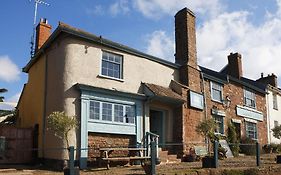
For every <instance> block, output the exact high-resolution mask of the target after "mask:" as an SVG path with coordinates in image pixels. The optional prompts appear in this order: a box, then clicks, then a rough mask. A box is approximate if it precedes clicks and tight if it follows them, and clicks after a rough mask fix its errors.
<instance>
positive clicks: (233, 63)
mask: <svg viewBox="0 0 281 175" xmlns="http://www.w3.org/2000/svg"><path fill="white" fill-rule="evenodd" d="M227 58H228V72H227V73H228V75H230V76H232V77H235V78H238V79H240V78H241V77H242V76H243V71H242V58H241V54H239V53H230V55H228V57H227Z"/></svg>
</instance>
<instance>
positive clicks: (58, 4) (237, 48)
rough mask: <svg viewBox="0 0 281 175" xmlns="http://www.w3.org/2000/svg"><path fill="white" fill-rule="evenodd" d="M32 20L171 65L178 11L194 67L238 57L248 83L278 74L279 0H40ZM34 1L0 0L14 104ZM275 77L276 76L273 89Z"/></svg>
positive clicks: (0, 70) (2, 82) (2, 76)
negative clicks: (183, 14)
mask: <svg viewBox="0 0 281 175" xmlns="http://www.w3.org/2000/svg"><path fill="white" fill-rule="evenodd" d="M44 2H47V3H49V4H50V5H49V6H47V5H43V4H39V6H38V12H37V19H36V20H37V23H38V21H39V19H40V18H47V20H48V22H49V24H51V25H52V27H53V30H54V29H55V28H56V27H57V26H58V22H59V21H62V22H64V23H67V24H69V25H71V26H73V27H77V28H80V29H83V30H85V31H87V32H90V33H93V34H95V35H98V36H99V35H101V36H102V37H103V38H106V39H110V40H112V41H115V42H118V43H121V44H124V45H127V46H130V47H132V48H135V49H137V50H140V51H142V52H145V53H148V54H151V55H154V56H157V57H159V58H162V59H166V60H168V61H171V62H174V52H175V51H174V50H175V42H174V40H175V39H174V15H175V13H176V12H177V11H179V10H181V9H182V8H184V7H187V8H189V9H191V10H192V11H193V12H194V13H195V15H196V34H197V56H198V62H199V65H201V66H205V67H207V68H210V69H213V70H216V71H219V70H220V69H222V68H223V67H224V66H225V65H226V64H227V55H229V53H231V52H233V53H235V52H239V53H240V54H242V64H243V74H244V76H245V77H248V78H251V79H258V78H259V77H260V74H261V72H263V73H264V75H267V74H271V73H274V74H275V75H277V76H278V77H281V66H280V65H281V59H280V58H279V57H281V0H235V1H233V0H208V1H206V0H173V1H171V0H106V1H105V0H44ZM33 18H34V0H8V1H4V0H1V1H0V22H1V24H0V44H1V45H0V88H6V89H8V92H6V93H4V94H0V95H1V96H2V95H3V96H4V97H5V101H6V102H17V101H18V98H19V96H20V94H21V91H22V88H23V85H24V83H26V82H27V78H28V77H27V74H26V73H23V72H22V68H23V67H24V66H25V65H26V64H27V62H28V61H29V60H30V46H31V45H30V41H31V36H32V32H33ZM280 83H281V78H279V85H280Z"/></svg>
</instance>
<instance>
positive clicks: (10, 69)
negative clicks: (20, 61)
mask: <svg viewBox="0 0 281 175" xmlns="http://www.w3.org/2000/svg"><path fill="white" fill-rule="evenodd" d="M19 78H20V69H19V68H18V66H17V65H16V64H15V63H13V62H12V60H11V59H10V58H9V56H0V80H3V81H6V82H12V81H16V80H19Z"/></svg>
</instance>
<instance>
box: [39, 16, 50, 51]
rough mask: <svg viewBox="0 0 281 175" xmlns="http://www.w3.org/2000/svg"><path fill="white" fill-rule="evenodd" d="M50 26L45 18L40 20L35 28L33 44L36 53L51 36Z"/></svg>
mask: <svg viewBox="0 0 281 175" xmlns="http://www.w3.org/2000/svg"><path fill="white" fill-rule="evenodd" d="M51 29H52V26H50V25H49V24H48V21H47V19H46V18H41V19H40V23H39V24H38V25H37V27H36V43H35V52H37V51H38V50H39V49H40V48H41V46H42V45H43V44H44V43H45V41H47V39H48V38H49V36H50V35H51Z"/></svg>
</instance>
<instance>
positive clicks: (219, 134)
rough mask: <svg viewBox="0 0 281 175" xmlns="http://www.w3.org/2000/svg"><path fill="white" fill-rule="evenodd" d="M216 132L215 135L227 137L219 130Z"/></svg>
mask: <svg viewBox="0 0 281 175" xmlns="http://www.w3.org/2000/svg"><path fill="white" fill-rule="evenodd" d="M214 134H215V135H218V136H222V137H226V135H225V134H222V133H219V132H215V133H214Z"/></svg>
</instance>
